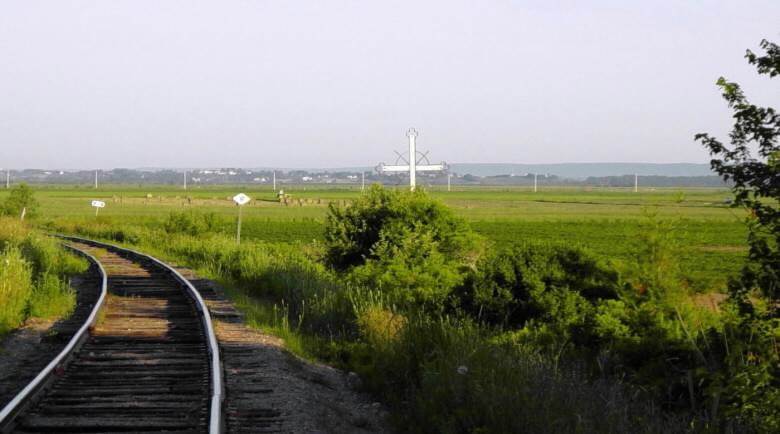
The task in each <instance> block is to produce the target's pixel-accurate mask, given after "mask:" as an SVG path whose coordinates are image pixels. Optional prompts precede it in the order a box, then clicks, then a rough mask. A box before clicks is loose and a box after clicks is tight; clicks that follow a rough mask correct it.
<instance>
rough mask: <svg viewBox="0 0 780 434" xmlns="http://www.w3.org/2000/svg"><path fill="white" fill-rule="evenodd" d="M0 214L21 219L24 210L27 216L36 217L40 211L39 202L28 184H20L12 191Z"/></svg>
mask: <svg viewBox="0 0 780 434" xmlns="http://www.w3.org/2000/svg"><path fill="white" fill-rule="evenodd" d="M0 210H1V211H2V212H0V214H5V215H7V216H12V217H17V218H19V217H20V216H21V214H22V210H24V211H25V215H26V216H29V217H35V215H36V214H37V211H38V201H37V200H36V199H35V195H34V194H33V191H32V189H31V188H30V187H28V186H27V184H19V185H17V186H15V187H14V188H12V189H11V193H10V194H9V195H8V197H7V198H6V199H5V203H3V207H2V208H1V209H0Z"/></svg>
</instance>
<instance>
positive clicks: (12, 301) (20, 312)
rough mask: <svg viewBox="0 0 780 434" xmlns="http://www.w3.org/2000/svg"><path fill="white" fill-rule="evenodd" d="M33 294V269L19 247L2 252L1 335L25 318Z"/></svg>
mask: <svg viewBox="0 0 780 434" xmlns="http://www.w3.org/2000/svg"><path fill="white" fill-rule="evenodd" d="M31 295H32V271H31V270H30V264H29V263H27V261H25V260H24V258H23V257H22V254H21V252H20V251H19V249H18V248H17V247H8V248H6V249H4V250H3V252H2V253H0V300H2V303H0V336H2V335H4V334H5V333H7V332H8V331H10V330H13V329H14V328H16V327H18V326H19V324H20V323H21V322H22V321H23V320H24V318H25V316H26V312H27V305H28V303H29V301H30V297H31Z"/></svg>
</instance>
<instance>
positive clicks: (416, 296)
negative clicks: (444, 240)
mask: <svg viewBox="0 0 780 434" xmlns="http://www.w3.org/2000/svg"><path fill="white" fill-rule="evenodd" d="M388 236H392V237H396V236H397V237H399V239H397V240H396V239H388V238H387V237H388ZM438 246H439V243H438V242H437V241H435V240H434V238H433V234H432V233H430V232H428V231H424V230H409V229H401V230H400V233H399V232H395V233H393V234H390V235H388V234H387V233H383V234H382V236H381V238H380V240H379V241H377V243H376V244H375V246H374V249H373V253H374V254H373V255H372V257H371V259H368V260H367V261H366V262H365V263H364V264H363V265H362V266H357V267H354V268H353V269H352V271H351V273H350V274H349V279H350V280H351V281H352V282H353V283H354V284H355V285H358V286H367V287H373V288H376V289H377V290H378V291H381V292H382V293H384V294H385V295H386V296H387V298H388V299H389V300H390V302H391V303H393V304H398V305H401V306H407V307H409V306H421V307H428V308H433V309H442V308H443V307H444V303H445V301H446V299H447V297H448V295H449V294H450V292H451V291H452V289H453V288H454V287H455V285H457V284H458V283H460V282H461V281H462V280H463V276H462V273H461V271H460V265H459V264H458V263H456V262H453V261H449V260H448V259H447V257H446V256H445V254H444V253H442V252H441V251H440V250H439V249H438Z"/></svg>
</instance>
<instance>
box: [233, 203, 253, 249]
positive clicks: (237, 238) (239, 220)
mask: <svg viewBox="0 0 780 434" xmlns="http://www.w3.org/2000/svg"><path fill="white" fill-rule="evenodd" d="M250 200H252V199H251V198H250V197H249V196H247V195H245V194H244V193H238V194H237V195H235V196H233V202H235V203H236V205H238V227H237V228H236V244H241V208H243V207H244V205H246V204H248V203H249V201H250Z"/></svg>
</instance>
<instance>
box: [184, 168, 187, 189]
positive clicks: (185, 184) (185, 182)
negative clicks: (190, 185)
mask: <svg viewBox="0 0 780 434" xmlns="http://www.w3.org/2000/svg"><path fill="white" fill-rule="evenodd" d="M184 189H185V190H186V189H187V171H186V170H185V171H184Z"/></svg>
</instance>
